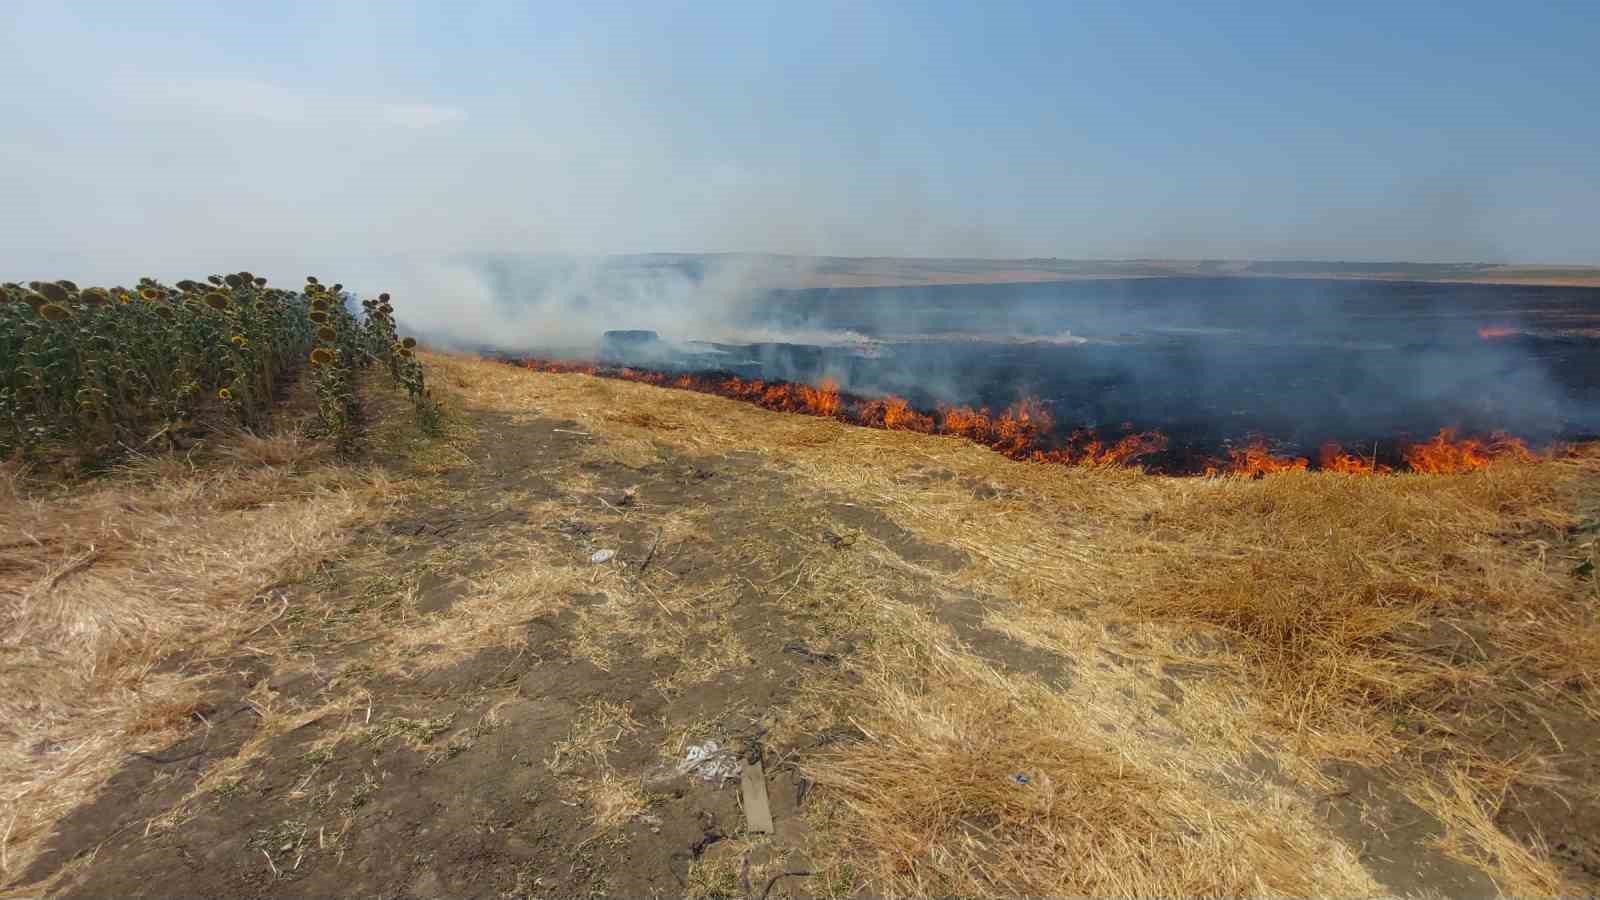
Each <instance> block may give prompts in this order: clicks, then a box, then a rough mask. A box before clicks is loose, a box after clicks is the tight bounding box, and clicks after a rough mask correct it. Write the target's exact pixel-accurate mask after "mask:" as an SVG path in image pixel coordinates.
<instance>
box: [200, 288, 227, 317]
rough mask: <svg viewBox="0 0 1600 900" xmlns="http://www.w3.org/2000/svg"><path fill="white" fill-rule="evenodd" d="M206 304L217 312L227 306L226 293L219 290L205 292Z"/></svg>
mask: <svg viewBox="0 0 1600 900" xmlns="http://www.w3.org/2000/svg"><path fill="white" fill-rule="evenodd" d="M205 300H206V305H207V306H209V307H211V308H212V309H214V310H217V311H218V312H221V311H222V310H224V309H227V308H228V295H227V294H224V293H222V292H221V291H212V292H211V293H209V294H206V297H205Z"/></svg>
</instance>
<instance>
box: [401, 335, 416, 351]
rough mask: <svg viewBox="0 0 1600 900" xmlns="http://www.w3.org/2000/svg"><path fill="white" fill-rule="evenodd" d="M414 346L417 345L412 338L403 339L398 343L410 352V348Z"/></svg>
mask: <svg viewBox="0 0 1600 900" xmlns="http://www.w3.org/2000/svg"><path fill="white" fill-rule="evenodd" d="M416 345H417V339H416V338H414V337H408V338H404V339H403V340H401V341H400V346H402V347H404V348H406V349H407V350H410V349H411V348H412V347H415V346H416Z"/></svg>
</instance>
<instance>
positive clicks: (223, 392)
mask: <svg viewBox="0 0 1600 900" xmlns="http://www.w3.org/2000/svg"><path fill="white" fill-rule="evenodd" d="M217 399H218V400H221V401H222V402H224V403H226V402H228V401H229V400H232V399H233V391H230V390H228V389H227V388H218V389H217Z"/></svg>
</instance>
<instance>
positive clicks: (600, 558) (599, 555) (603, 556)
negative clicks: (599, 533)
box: [589, 550, 617, 563]
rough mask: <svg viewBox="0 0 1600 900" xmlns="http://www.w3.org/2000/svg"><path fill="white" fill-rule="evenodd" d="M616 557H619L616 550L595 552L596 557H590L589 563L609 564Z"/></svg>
mask: <svg viewBox="0 0 1600 900" xmlns="http://www.w3.org/2000/svg"><path fill="white" fill-rule="evenodd" d="M616 555H617V551H615V550H596V551H595V552H594V555H593V556H590V557H589V562H592V563H603V562H609V561H610V560H611V557H613V556H616Z"/></svg>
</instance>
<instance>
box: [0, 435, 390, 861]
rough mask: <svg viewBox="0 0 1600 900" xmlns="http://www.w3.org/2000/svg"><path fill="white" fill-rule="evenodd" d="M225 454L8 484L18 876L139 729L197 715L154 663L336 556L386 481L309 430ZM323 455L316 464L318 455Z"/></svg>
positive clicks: (11, 755)
mask: <svg viewBox="0 0 1600 900" xmlns="http://www.w3.org/2000/svg"><path fill="white" fill-rule="evenodd" d="M216 455H217V456H219V457H221V461H220V462H218V463H217V464H215V465H208V466H206V467H203V468H195V467H192V466H191V465H189V464H187V463H185V462H184V461H183V460H182V459H179V458H175V457H162V458H152V459H147V460H139V461H135V462H134V463H132V464H130V466H129V467H128V471H127V472H126V474H124V475H122V476H119V477H115V478H109V479H105V480H102V481H98V482H93V483H89V484H86V485H83V486H80V487H76V488H71V489H56V490H39V489H29V488H27V487H26V486H25V485H24V484H23V483H22V482H21V481H20V480H19V479H18V478H16V477H15V475H14V474H13V475H12V476H11V477H7V478H6V479H4V480H3V481H0V652H4V653H5V654H6V657H7V665H6V668H5V672H4V674H3V676H0V781H3V782H4V783H5V784H6V785H7V787H6V789H5V800H6V804H7V806H8V808H9V809H10V810H11V811H12V821H11V823H10V831H9V836H8V838H7V840H6V845H5V848H6V864H7V865H6V867H7V869H8V874H15V873H16V872H17V871H20V870H21V869H22V868H24V867H26V865H27V863H28V861H29V860H31V859H32V858H33V856H34V855H35V854H36V853H37V852H38V851H39V850H40V847H41V843H42V840H43V838H44V837H45V835H46V834H47V833H48V829H49V828H50V827H51V826H52V824H53V823H54V822H55V821H56V820H57V819H59V818H60V817H61V816H62V815H64V814H65V813H66V812H67V811H68V810H70V809H71V808H73V807H74V806H76V805H77V804H78V803H80V802H82V801H83V800H84V799H85V798H86V797H88V796H90V795H91V794H92V793H93V792H94V790H96V789H97V788H98V786H99V785H100V784H101V783H102V782H103V781H104V779H105V778H106V777H108V776H109V775H110V773H111V772H112V771H114V769H115V768H116V767H117V766H118V765H120V764H121V761H122V754H123V752H124V751H125V750H126V749H127V748H128V742H129V740H130V739H134V738H136V739H137V740H139V741H145V742H159V741H160V740H162V739H170V738H171V737H172V736H174V734H175V733H176V732H177V731H179V730H181V729H182V728H184V727H186V726H188V725H189V724H191V719H190V718H189V717H188V716H187V715H179V714H178V713H177V712H175V710H181V708H182V707H184V705H185V704H188V703H189V702H190V699H191V696H192V690H193V688H192V686H191V685H190V684H189V683H188V682H186V681H185V680H184V679H182V678H179V677H177V676H174V675H170V674H157V673H155V672H154V671H153V668H154V666H155V664H156V663H157V662H158V661H159V660H160V659H162V658H163V657H165V656H167V655H169V654H171V653H173V652H175V651H177V650H179V649H182V648H186V647H204V646H207V645H210V644H213V643H215V642H217V641H223V640H226V639H227V638H226V636H227V635H228V634H230V633H231V631H232V629H235V628H238V627H240V625H241V623H243V622H245V621H248V620H249V619H250V618H251V617H253V616H268V615H270V614H271V613H273V612H276V611H278V610H277V607H278V605H279V603H280V601H279V600H278V599H277V598H275V597H265V596H258V595H257V592H258V591H259V590H260V589H261V588H262V587H264V586H265V585H267V584H268V583H270V582H271V581H272V580H274V579H277V578H279V577H281V576H283V575H285V574H287V573H291V572H292V571H293V570H295V569H296V567H298V566H301V565H304V564H306V563H308V562H310V561H312V560H316V559H320V558H322V557H324V556H326V555H328V554H331V553H335V552H337V551H338V550H339V548H340V547H341V546H343V545H344V543H345V542H346V541H347V540H348V539H349V535H350V534H351V526H353V525H354V524H356V523H358V522H360V521H362V520H364V519H366V518H368V517H370V516H372V515H374V513H375V511H376V510H377V509H379V508H381V506H382V505H383V504H384V503H385V501H386V498H387V497H388V496H389V495H390V493H391V490H392V488H391V485H390V484H389V482H388V481H387V480H386V479H384V478H383V477H382V476H381V475H378V474H375V473H369V472H358V471H355V470H351V469H345V468H341V467H338V466H334V465H332V464H328V463H324V462H316V460H317V459H318V454H317V453H316V452H314V451H311V450H309V449H307V448H306V447H304V446H303V445H301V444H300V443H299V442H298V439H297V438H293V437H286V438H259V439H256V438H249V439H247V440H245V441H244V442H243V443H241V444H237V445H227V446H224V447H223V448H221V449H220V450H219V452H218V453H217V454H216ZM314 462H315V464H313V463H314Z"/></svg>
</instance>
